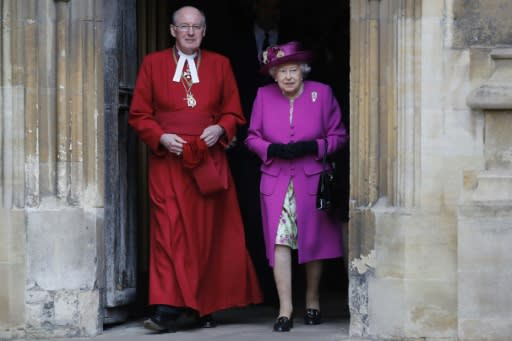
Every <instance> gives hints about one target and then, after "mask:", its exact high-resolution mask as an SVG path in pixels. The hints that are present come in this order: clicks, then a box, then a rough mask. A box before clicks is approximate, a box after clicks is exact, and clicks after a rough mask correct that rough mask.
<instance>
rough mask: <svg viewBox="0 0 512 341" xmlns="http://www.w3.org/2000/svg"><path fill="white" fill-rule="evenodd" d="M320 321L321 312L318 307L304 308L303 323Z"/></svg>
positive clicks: (311, 323) (317, 322)
mask: <svg viewBox="0 0 512 341" xmlns="http://www.w3.org/2000/svg"><path fill="white" fill-rule="evenodd" d="M320 323H322V314H321V313H320V310H318V309H306V313H305V314H304V324H309V325H313V324H320Z"/></svg>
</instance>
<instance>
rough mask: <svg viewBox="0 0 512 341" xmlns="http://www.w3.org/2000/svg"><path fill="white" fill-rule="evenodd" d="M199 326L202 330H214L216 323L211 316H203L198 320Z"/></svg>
mask: <svg viewBox="0 0 512 341" xmlns="http://www.w3.org/2000/svg"><path fill="white" fill-rule="evenodd" d="M199 326H201V327H202V328H215V327H217V321H215V319H214V318H213V315H211V314H209V315H204V316H203V317H200V318H199Z"/></svg>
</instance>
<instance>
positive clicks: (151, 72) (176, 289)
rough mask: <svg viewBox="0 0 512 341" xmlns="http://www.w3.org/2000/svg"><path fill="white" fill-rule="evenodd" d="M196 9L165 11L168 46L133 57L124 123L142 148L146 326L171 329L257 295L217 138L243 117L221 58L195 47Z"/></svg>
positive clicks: (198, 34) (201, 31) (199, 34)
mask: <svg viewBox="0 0 512 341" xmlns="http://www.w3.org/2000/svg"><path fill="white" fill-rule="evenodd" d="M205 28H206V22H205V17H204V14H203V13H202V12H201V11H199V10H198V9H197V8H195V7H190V6H185V7H182V8H180V9H178V10H177V11H176V12H175V13H174V15H173V23H172V24H171V25H170V32H171V35H172V36H173V37H174V38H175V39H176V43H175V46H174V47H173V48H171V49H167V50H163V51H159V52H155V53H152V54H149V55H148V56H146V57H145V58H144V60H143V63H142V66H141V69H140V71H139V75H138V78H137V82H136V86H135V91H134V96H133V100H132V104H131V108H130V116H129V120H128V122H129V124H130V125H131V126H132V127H133V128H134V129H135V131H136V132H137V133H138V135H139V137H140V139H141V140H142V141H144V142H145V143H146V144H147V145H148V146H149V148H150V150H151V153H150V155H149V164H148V172H149V173H148V174H149V176H148V186H149V197H150V204H151V206H150V229H151V230H150V268H149V269H150V270H149V304H150V305H153V306H155V312H154V313H153V315H152V316H151V317H150V318H149V319H147V320H146V321H145V322H144V326H145V327H146V328H148V329H152V330H156V331H175V330H176V325H175V320H176V318H177V317H178V316H179V315H180V314H181V313H182V312H184V311H189V310H193V311H195V312H197V314H198V316H199V317H200V318H201V323H202V324H203V326H205V327H212V326H215V321H214V320H213V318H212V316H211V314H212V313H213V312H215V311H218V310H221V309H226V308H229V307H240V306H245V305H248V304H252V303H260V302H261V301H262V295H261V291H260V288H259V285H258V282H257V278H256V275H255V271H254V268H253V265H252V262H251V259H250V257H249V254H248V252H247V250H246V246H245V238H244V230H243V225H242V220H241V217H240V210H239V206H238V202H237V198H236V191H235V188H234V183H233V180H232V177H231V174H230V171H229V168H228V163H227V158H226V155H225V147H226V146H227V145H228V143H229V141H231V140H232V138H233V137H234V136H235V133H236V127H237V125H241V124H245V119H244V117H243V114H242V109H241V106H240V99H239V94H238V89H237V86H236V81H235V78H234V76H233V72H232V70H231V66H230V64H229V61H228V59H227V58H225V57H224V56H221V55H219V54H217V53H214V52H211V51H207V50H202V49H200V45H201V41H202V39H203V37H204V35H205Z"/></svg>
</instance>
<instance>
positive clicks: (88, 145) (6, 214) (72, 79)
mask: <svg viewBox="0 0 512 341" xmlns="http://www.w3.org/2000/svg"><path fill="white" fill-rule="evenodd" d="M0 8H1V10H2V14H1V15H2V17H1V19H2V21H1V24H2V25H0V34H1V35H2V39H1V44H2V45H1V51H2V55H1V57H0V58H1V60H0V63H1V65H2V71H1V76H0V77H1V84H0V94H1V96H0V106H1V110H0V121H1V122H2V123H1V126H0V139H1V141H2V144H1V150H0V155H1V162H0V164H1V168H2V171H1V172H2V174H1V175H2V176H1V177H0V178H1V180H0V186H1V189H2V198H1V200H2V202H1V211H0V216H1V217H2V219H1V222H0V240H2V243H0V264H1V265H2V266H1V267H0V278H1V279H0V283H1V284H0V339H4V338H7V339H8V338H13V337H24V336H25V337H27V338H32V337H40V338H57V337H64V336H80V335H84V336H89V335H95V334H98V333H99V332H100V331H101V329H102V316H101V309H100V306H101V301H100V298H101V295H100V290H101V288H100V287H99V285H98V283H100V281H99V280H98V279H99V277H100V275H101V271H102V268H101V261H102V259H103V257H102V252H103V243H102V241H103V237H102V233H103V215H104V213H103V198H104V189H103V188H104V186H103V182H104V162H103V157H104V156H103V152H104V142H103V141H104V136H103V135H104V133H103V122H104V120H103V64H102V43H103V32H102V12H101V9H102V6H101V2H100V1H97V0H74V1H70V0H67V1H61V0H59V1H55V0H25V1H18V0H1V1H0ZM3 241H7V242H6V243H3ZM4 265H5V266H4ZM5 283H7V285H4V284H5Z"/></svg>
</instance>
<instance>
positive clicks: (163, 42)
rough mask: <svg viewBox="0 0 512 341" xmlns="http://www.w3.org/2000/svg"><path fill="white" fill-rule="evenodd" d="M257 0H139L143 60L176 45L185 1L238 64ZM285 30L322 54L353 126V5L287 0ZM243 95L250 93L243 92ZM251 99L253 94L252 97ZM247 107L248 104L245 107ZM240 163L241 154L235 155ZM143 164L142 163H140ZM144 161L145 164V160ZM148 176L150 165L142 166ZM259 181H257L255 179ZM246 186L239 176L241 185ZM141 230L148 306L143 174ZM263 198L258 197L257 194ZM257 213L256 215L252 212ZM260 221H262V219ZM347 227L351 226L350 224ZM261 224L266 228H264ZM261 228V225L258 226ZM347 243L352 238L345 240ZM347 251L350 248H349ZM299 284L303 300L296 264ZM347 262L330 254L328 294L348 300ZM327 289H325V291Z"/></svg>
mask: <svg viewBox="0 0 512 341" xmlns="http://www.w3.org/2000/svg"><path fill="white" fill-rule="evenodd" d="M252 2H253V1H252V0H217V1H211V0H210V1H207V0H203V1H200V0H199V1H179V0H178V1H168V0H137V40H138V56H139V62H140V58H142V56H143V55H145V54H147V53H149V52H152V51H154V50H158V49H163V48H167V47H170V46H171V44H172V41H171V38H170V35H169V31H168V26H169V23H170V15H169V14H170V12H171V11H172V10H173V9H175V8H178V7H179V6H181V5H184V4H191V5H196V6H198V7H200V8H201V9H203V10H204V11H205V14H206V17H207V34H206V37H205V40H204V42H203V47H204V48H205V49H209V50H213V51H216V52H219V53H221V54H224V55H226V56H229V57H230V58H231V59H232V64H233V65H235V64H237V60H235V58H236V53H234V51H236V50H237V49H239V48H241V46H242V45H240V44H238V42H237V33H239V32H240V30H241V29H242V28H243V27H245V25H246V24H247V23H248V22H250V13H251V6H252ZM280 6H281V9H280V13H281V23H280V27H281V30H280V35H282V38H281V39H280V40H282V41H289V40H298V41H300V42H302V44H303V45H304V46H305V47H306V48H307V49H311V50H313V51H315V53H316V56H317V57H316V59H315V61H314V62H313V63H312V65H311V66H312V73H311V75H310V78H311V79H314V80H318V81H321V82H324V83H327V84H329V85H331V87H332V88H333V90H334V93H335V95H336V97H337V99H338V101H339V103H340V106H341V108H342V111H343V118H344V123H345V125H346V127H347V129H348V127H349V73H350V70H349V56H350V52H349V51H350V49H349V40H350V39H349V37H350V34H349V28H350V9H349V0H338V1H332V0H331V1H327V0H316V1H296V0H281V4H280ZM242 101H244V99H243V98H242ZM249 101H250V99H249ZM245 110H246V111H247V110H248V109H245ZM348 150H349V148H348V146H346V147H345V148H344V149H343V150H342V151H341V152H340V153H338V155H337V156H336V159H337V161H338V165H339V166H338V168H337V169H338V172H339V173H340V178H341V179H344V180H345V182H344V189H343V192H344V194H345V199H344V201H343V205H342V206H343V207H344V208H343V209H341V210H340V212H339V215H340V226H341V225H343V223H344V222H346V221H347V219H348V187H349V184H348V179H349V155H348ZM231 162H232V163H233V162H234V163H236V162H237V160H236V158H235V159H234V160H233V159H232V160H231ZM138 164H139V165H145V151H144V148H141V152H140V155H139V163H138ZM139 167H141V166H139ZM142 167H144V166H142ZM139 173H140V174H142V176H145V174H146V173H145V170H144V169H142V170H141V171H140V172H139ZM252 184H257V181H255V182H252ZM239 185H240V186H242V184H241V183H240V182H237V186H239ZM139 193H140V196H139V201H138V202H139V205H138V207H139V211H140V212H139V214H138V216H139V233H138V241H139V245H138V250H139V258H138V259H139V260H138V264H139V266H138V269H139V271H138V285H137V292H138V300H137V302H138V303H137V306H138V308H139V311H144V308H145V306H146V304H147V284H148V283H147V279H148V275H147V269H148V266H147V263H148V244H147V243H148V237H147V235H148V232H147V231H148V227H147V225H148V221H147V220H148V219H147V209H148V206H147V205H146V204H144V202H145V200H147V199H146V197H145V193H146V182H145V180H144V179H141V180H140V184H139ZM254 199H255V200H258V199H257V198H254ZM240 204H241V205H242V207H241V210H242V212H244V211H247V207H244V205H252V204H253V202H251V201H247V200H242V199H241V200H240ZM251 214H252V215H251ZM244 218H245V219H244V220H245V221H244V222H245V223H246V224H247V221H254V211H252V213H246V216H245V217H244ZM256 225H257V224H256ZM257 228H258V227H257V226H251V227H250V228H248V229H247V231H246V232H247V233H246V235H247V236H248V238H247V246H248V249H249V251H250V252H251V255H252V257H253V260H254V263H255V266H256V268H257V272H258V274H259V276H260V281H261V282H262V287H263V288H264V290H265V294H266V298H267V303H268V304H276V303H277V301H276V297H275V296H273V295H272V292H273V291H274V287H273V285H274V284H273V277H272V275H271V270H270V269H269V268H268V265H267V262H266V259H265V258H264V256H262V255H264V252H263V249H264V245H263V242H262V239H261V238H260V237H258V233H256V234H255V231H257V230H255V229H257ZM344 228H345V229H346V228H347V227H346V226H345V227H344ZM260 229H261V228H260ZM258 232H259V231H258ZM345 245H346V243H345ZM345 253H347V251H345ZM294 276H295V277H296V280H295V279H294V284H295V283H297V285H296V287H295V288H294V289H295V290H296V292H297V295H295V296H297V300H298V302H300V300H301V299H302V297H300V295H302V293H303V288H301V285H302V284H303V283H304V278H303V277H304V274H303V270H302V267H297V268H296V269H294ZM347 278H348V277H347V274H346V267H345V265H344V262H343V260H342V259H339V260H330V261H328V262H326V264H325V270H324V277H323V282H322V283H323V284H322V285H323V289H322V296H325V297H326V298H327V297H336V299H341V300H344V302H345V306H346V305H347V302H346V298H347V291H348V279H347ZM324 293H325V294H324Z"/></svg>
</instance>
